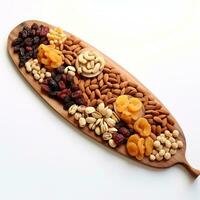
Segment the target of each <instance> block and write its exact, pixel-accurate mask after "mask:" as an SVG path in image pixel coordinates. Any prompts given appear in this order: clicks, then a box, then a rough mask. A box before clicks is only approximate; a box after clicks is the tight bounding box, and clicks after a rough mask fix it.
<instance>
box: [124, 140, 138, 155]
mask: <svg viewBox="0 0 200 200" xmlns="http://www.w3.org/2000/svg"><path fill="white" fill-rule="evenodd" d="M126 147H127V151H128V154H129V155H130V156H133V157H135V156H136V155H137V154H138V152H139V150H138V147H137V145H136V144H135V143H133V142H129V143H127V145H126Z"/></svg>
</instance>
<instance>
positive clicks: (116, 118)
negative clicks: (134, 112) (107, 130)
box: [111, 112, 120, 122]
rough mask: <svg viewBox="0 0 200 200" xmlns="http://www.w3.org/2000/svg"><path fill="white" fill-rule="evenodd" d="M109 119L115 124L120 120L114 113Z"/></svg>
mask: <svg viewBox="0 0 200 200" xmlns="http://www.w3.org/2000/svg"><path fill="white" fill-rule="evenodd" d="M111 118H112V119H114V120H115V122H119V121H120V118H119V117H118V116H117V114H116V113H115V112H113V113H112V116H111Z"/></svg>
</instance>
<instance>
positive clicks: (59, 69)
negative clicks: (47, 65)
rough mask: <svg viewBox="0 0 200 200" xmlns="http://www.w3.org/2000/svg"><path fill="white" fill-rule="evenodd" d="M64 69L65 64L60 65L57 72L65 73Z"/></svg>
mask: <svg viewBox="0 0 200 200" xmlns="http://www.w3.org/2000/svg"><path fill="white" fill-rule="evenodd" d="M64 70H65V67H64V66H60V67H59V68H58V69H57V73H58V74H63V73H64Z"/></svg>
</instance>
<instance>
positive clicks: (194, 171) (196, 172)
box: [179, 158, 200, 178]
mask: <svg viewBox="0 0 200 200" xmlns="http://www.w3.org/2000/svg"><path fill="white" fill-rule="evenodd" d="M179 164H182V165H183V166H184V167H185V168H186V169H187V170H188V171H189V172H190V174H191V175H192V176H193V177H194V178H197V177H198V176H199V175H200V170H197V169H194V168H193V167H191V165H190V164H189V163H188V161H187V160H186V158H184V159H183V160H182V161H180V162H179Z"/></svg>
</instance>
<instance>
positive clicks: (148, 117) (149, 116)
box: [144, 114, 153, 119]
mask: <svg viewBox="0 0 200 200" xmlns="http://www.w3.org/2000/svg"><path fill="white" fill-rule="evenodd" d="M144 118H146V119H152V118H153V115H151V114H147V115H145V116H144Z"/></svg>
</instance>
